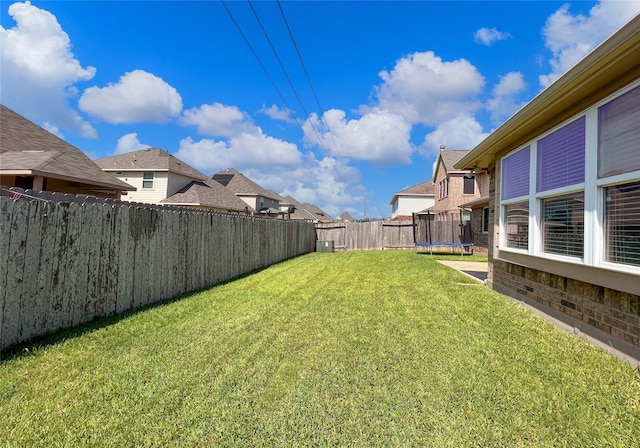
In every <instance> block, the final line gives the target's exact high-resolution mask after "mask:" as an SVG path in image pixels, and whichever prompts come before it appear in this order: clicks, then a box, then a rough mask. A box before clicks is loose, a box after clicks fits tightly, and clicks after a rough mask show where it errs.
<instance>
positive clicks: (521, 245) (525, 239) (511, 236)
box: [504, 202, 529, 250]
mask: <svg viewBox="0 0 640 448" xmlns="http://www.w3.org/2000/svg"><path fill="white" fill-rule="evenodd" d="M504 230H505V234H506V235H507V238H506V240H507V247H511V248H513V249H523V250H527V249H528V248H529V202H518V203H515V204H509V205H506V206H505V229H504Z"/></svg>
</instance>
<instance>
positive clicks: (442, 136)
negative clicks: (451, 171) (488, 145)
mask: <svg viewBox="0 0 640 448" xmlns="http://www.w3.org/2000/svg"><path fill="white" fill-rule="evenodd" d="M488 135H489V134H488V133H485V132H483V131H482V126H481V125H480V123H478V121H476V119H475V118H473V117H472V116H470V115H465V114H461V115H459V116H458V117H455V118H452V119H450V120H447V121H443V122H442V123H439V124H438V126H436V129H435V130H434V131H433V132H430V133H429V134H427V135H426V136H425V138H424V142H423V144H422V146H421V148H420V151H421V153H422V154H424V155H434V154H437V153H438V151H439V149H440V145H445V147H446V148H447V149H465V150H466V149H473V148H474V147H475V146H476V145H477V144H478V143H480V142H481V141H482V140H484V139H485V138H486V137H487V136H488Z"/></svg>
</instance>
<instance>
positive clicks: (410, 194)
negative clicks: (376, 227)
mask: <svg viewBox="0 0 640 448" xmlns="http://www.w3.org/2000/svg"><path fill="white" fill-rule="evenodd" d="M434 193H435V188H434V185H433V181H432V180H428V181H426V182H422V183H419V184H418V185H414V186H412V187H409V188H405V189H404V190H401V191H399V192H397V193H396V194H394V195H393V198H392V199H391V219H392V220H403V219H406V220H410V219H411V217H412V216H413V214H414V213H419V212H421V211H423V210H426V209H428V208H430V207H433V205H434V204H435V197H434Z"/></svg>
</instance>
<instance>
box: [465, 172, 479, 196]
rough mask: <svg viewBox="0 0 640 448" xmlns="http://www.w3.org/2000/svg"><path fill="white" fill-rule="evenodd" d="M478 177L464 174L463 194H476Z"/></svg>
mask: <svg viewBox="0 0 640 448" xmlns="http://www.w3.org/2000/svg"><path fill="white" fill-rule="evenodd" d="M475 190H476V178H475V177H474V176H469V177H467V176H464V184H463V186H462V194H475V192H476V191H475Z"/></svg>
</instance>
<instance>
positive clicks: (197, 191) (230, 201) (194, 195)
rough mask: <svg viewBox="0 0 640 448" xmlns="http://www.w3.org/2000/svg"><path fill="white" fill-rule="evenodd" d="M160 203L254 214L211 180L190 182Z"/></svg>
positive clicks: (242, 202) (238, 199)
mask: <svg viewBox="0 0 640 448" xmlns="http://www.w3.org/2000/svg"><path fill="white" fill-rule="evenodd" d="M160 203H162V204H171V205H185V206H194V207H206V208H215V209H217V210H227V211H249V212H255V210H254V209H253V208H252V207H249V206H248V205H247V204H246V203H245V202H244V201H243V200H242V199H240V198H239V197H238V196H236V195H235V194H233V193H232V192H230V191H229V190H227V189H226V188H225V187H223V186H222V185H220V184H219V183H218V182H215V181H213V180H211V179H208V180H204V181H197V180H196V181H193V182H190V183H189V184H187V185H186V186H184V187H183V188H182V189H180V191H178V192H177V193H176V194H174V195H172V196H169V197H168V198H166V199H163V200H162V201H160Z"/></svg>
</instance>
